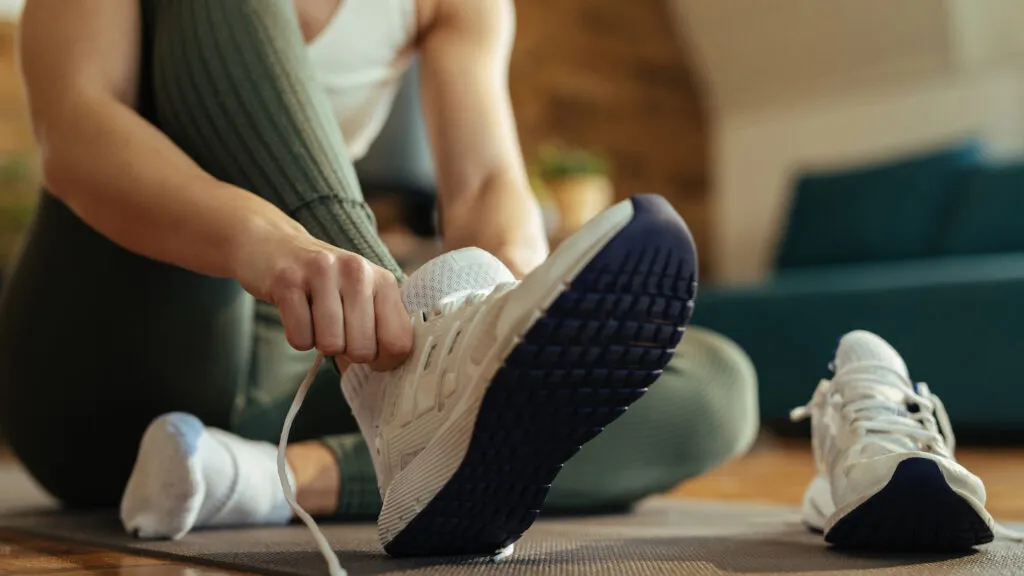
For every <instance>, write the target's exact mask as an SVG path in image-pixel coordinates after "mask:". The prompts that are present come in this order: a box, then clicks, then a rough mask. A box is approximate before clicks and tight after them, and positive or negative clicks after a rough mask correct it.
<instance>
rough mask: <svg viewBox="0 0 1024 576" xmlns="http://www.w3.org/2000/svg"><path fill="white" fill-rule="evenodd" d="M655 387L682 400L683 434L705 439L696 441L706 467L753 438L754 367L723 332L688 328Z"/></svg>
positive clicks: (747, 446) (756, 409)
mask: <svg viewBox="0 0 1024 576" xmlns="http://www.w3.org/2000/svg"><path fill="white" fill-rule="evenodd" d="M656 386H663V387H664V388H665V389H666V390H665V392H666V395H669V393H670V392H672V398H671V400H672V401H675V402H679V403H680V404H683V403H685V404H686V406H682V405H680V406H679V409H680V410H685V412H686V414H687V415H688V416H689V418H687V420H688V423H687V424H684V426H685V427H686V428H685V429H684V430H681V433H686V434H693V435H695V436H698V437H701V438H703V439H704V442H702V443H700V444H699V446H700V447H701V448H700V449H701V450H702V452H703V453H702V455H703V457H704V458H705V459H706V464H707V467H708V468H710V467H713V466H717V465H718V464H721V463H722V462H724V461H726V460H729V459H731V458H735V457H737V456H740V455H742V454H745V453H746V452H747V451H748V450H749V449H750V447H751V446H752V445H753V443H754V441H755V440H756V439H757V435H758V431H759V429H760V416H759V413H760V410H759V402H758V380H757V372H756V370H755V368H754V363H753V361H752V360H751V359H750V356H748V355H747V353H746V352H745V351H744V350H743V349H742V348H741V347H740V346H739V344H737V343H736V342H734V341H732V340H731V339H729V338H727V337H726V336H724V335H721V334H718V333H716V332H714V331H711V330H708V329H705V328H700V327H691V328H689V329H688V332H687V335H686V337H685V338H684V339H683V341H682V342H681V343H680V345H679V348H678V350H677V353H676V357H675V358H674V359H673V361H672V362H671V363H670V365H669V366H668V368H667V369H666V371H665V374H664V376H663V377H662V380H661V381H659V383H658V384H656ZM669 388H672V389H673V390H671V391H670V390H668V389H669Z"/></svg>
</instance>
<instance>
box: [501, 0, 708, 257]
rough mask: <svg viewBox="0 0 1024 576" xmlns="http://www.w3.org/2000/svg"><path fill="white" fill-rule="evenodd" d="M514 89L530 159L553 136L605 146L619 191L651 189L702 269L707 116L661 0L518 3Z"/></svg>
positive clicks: (568, 141) (705, 226)
mask: <svg viewBox="0 0 1024 576" xmlns="http://www.w3.org/2000/svg"><path fill="white" fill-rule="evenodd" d="M516 10H517V19H518V26H517V36H516V46H515V50H514V52H513V57H512V70H511V79H510V83H511V90H512V100H513V105H514V106H515V110H516V117H517V120H518V124H519V132H520V137H521V139H522V145H523V150H524V152H525V154H526V155H527V159H528V160H529V159H530V158H532V157H533V156H534V155H535V153H536V151H537V147H538V146H539V145H541V144H542V143H544V142H546V141H550V140H554V141H561V142H564V143H566V144H569V145H579V146H585V147H589V148H592V149H595V150H598V151H600V152H602V153H604V154H606V155H607V156H608V157H609V158H610V159H611V161H612V164H613V167H614V174H613V177H614V182H615V185H616V189H617V193H618V194H619V196H620V197H621V196H628V195H630V194H635V193H641V192H656V193H659V194H662V195H663V196H665V197H666V198H668V199H669V200H670V201H671V202H672V203H673V205H674V206H675V207H676V209H677V210H679V212H680V213H681V214H682V215H683V216H684V217H685V218H686V220H687V222H688V223H689V224H690V227H691V229H692V231H693V233H694V236H695V237H696V239H697V243H698V246H700V247H702V262H701V267H702V269H703V271H704V272H707V268H708V262H707V258H706V257H704V256H703V255H706V254H707V253H708V251H707V250H706V249H703V247H704V246H705V244H706V242H707V240H708V236H709V230H708V215H707V212H708V210H707V201H708V174H709V171H708V129H707V124H706V118H707V115H706V114H705V111H704V110H703V109H702V107H701V98H700V94H699V92H698V88H697V86H696V84H695V74H694V73H693V72H692V71H691V69H690V64H689V62H688V61H687V59H686V54H685V50H684V45H683V44H682V43H681V42H679V41H678V39H677V38H676V36H675V32H674V30H673V28H672V22H671V20H670V16H669V11H668V8H667V6H666V5H665V3H664V2H663V1H661V0H633V1H629V2H625V1H623V0H548V1H546V2H517V3H516Z"/></svg>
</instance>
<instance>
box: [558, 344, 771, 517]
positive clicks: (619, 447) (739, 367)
mask: <svg viewBox="0 0 1024 576" xmlns="http://www.w3.org/2000/svg"><path fill="white" fill-rule="evenodd" d="M758 424H759V420H758V407H757V375H756V373H755V371H754V366H753V363H752V362H751V361H750V358H749V357H748V356H747V355H746V353H744V352H743V350H742V349H741V348H740V347H739V346H738V345H737V344H736V343H734V342H732V341H731V340H729V339H727V338H725V337H724V336H721V335H719V334H716V333H714V332H711V331H709V330H704V329H701V328H698V327H694V326H691V327H689V328H687V331H686V336H685V337H684V338H683V340H682V342H681V343H680V345H679V348H678V349H677V350H676V357H675V358H674V359H673V360H672V362H671V363H670V364H669V365H668V366H667V367H666V368H665V372H664V374H663V375H662V376H661V378H659V379H658V381H657V382H655V383H654V384H653V385H651V389H650V391H649V392H648V393H647V394H646V395H644V397H643V398H641V399H640V400H638V401H637V402H636V403H635V404H633V406H631V407H630V409H629V410H628V411H627V412H626V413H625V414H623V415H622V416H621V417H620V418H619V419H618V420H616V421H615V422H612V424H611V425H609V426H608V429H607V430H605V432H604V433H603V434H601V435H600V436H598V437H597V438H596V439H594V441H592V442H591V443H589V444H587V445H586V446H584V447H583V449H582V450H580V452H579V454H577V455H576V456H574V457H573V459H572V460H569V462H567V463H566V464H565V468H564V469H563V471H562V473H561V474H560V475H559V476H558V478H557V479H556V480H555V482H554V484H553V485H552V487H551V492H550V493H549V494H548V499H547V506H548V508H549V509H551V510H561V511H567V512H571V511H575V512H586V511H594V510H601V509H606V508H613V507H622V506H626V505H629V504H632V503H634V502H636V501H637V500H640V499H641V498H643V497H645V496H650V495H652V494H656V493H659V492H664V491H666V490H670V489H671V488H673V487H674V486H676V485H677V484H679V483H680V482H682V481H684V480H686V479H689V478H693V477H694V476H697V475H699V474H701V473H703V472H706V471H708V470H709V469H711V468H713V467H715V466H717V465H718V464H721V463H722V462H724V461H726V460H728V459H729V458H732V457H735V456H738V455H740V454H742V453H744V452H746V451H747V450H748V449H749V448H750V446H751V444H752V443H753V441H754V439H755V438H756V436H757V430H758Z"/></svg>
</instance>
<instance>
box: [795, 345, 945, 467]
mask: <svg viewBox="0 0 1024 576" xmlns="http://www.w3.org/2000/svg"><path fill="white" fill-rule="evenodd" d="M872 369H882V370H884V371H887V372H891V373H892V375H894V376H895V377H896V378H897V380H898V381H899V382H900V383H901V384H903V385H902V386H901V385H900V384H896V383H892V382H891V381H885V380H883V379H880V378H879V377H878V373H877V371H874V370H872ZM840 379H841V382H842V388H843V393H842V394H837V393H835V392H834V391H833V387H834V386H835V382H836V381H840ZM886 380H890V379H886ZM894 392H895V393H896V394H898V395H899V396H900V397H901V400H902V402H899V401H894V400H890V399H889V398H887V397H886V396H887V395H892V394H893V393H894ZM821 403H831V404H832V405H833V407H834V408H837V409H838V410H839V411H840V412H841V413H842V415H843V417H844V418H845V420H846V421H847V422H848V423H849V424H850V426H851V428H852V429H853V431H854V432H856V433H857V435H858V439H857V441H856V443H855V444H854V445H853V447H852V448H851V449H854V450H860V449H862V448H863V447H864V446H865V445H866V444H869V443H875V444H880V445H882V446H885V447H886V448H888V449H890V450H894V451H902V450H905V448H904V447H902V446H899V445H896V444H894V443H893V442H891V441H887V439H886V435H893V436H897V437H900V438H902V439H905V440H910V441H911V442H912V443H913V444H915V445H917V446H919V447H920V448H921V450H923V451H925V452H933V453H937V454H939V455H942V456H945V457H947V458H952V457H953V453H954V450H955V447H956V438H955V436H954V435H953V427H952V425H951V424H950V422H949V416H948V414H947V413H946V408H945V406H944V405H943V404H942V401H941V400H939V397H938V396H935V395H933V394H932V393H931V391H930V390H929V388H928V385H927V384H925V383H919V384H917V391H916V392H915V391H914V386H913V385H912V384H911V383H910V381H909V380H908V379H907V378H906V377H905V376H904V375H903V374H901V373H900V372H899V371H897V370H895V369H894V368H892V367H891V366H889V365H887V364H881V363H872V362H863V363H860V364H857V365H856V366H853V367H851V368H848V369H846V370H843V371H842V372H841V373H838V374H836V376H835V378H833V381H832V383H828V384H827V388H826V389H824V390H823V391H822V392H820V393H816V394H815V395H814V397H813V398H812V399H811V402H810V403H809V404H807V405H805V406H799V407H797V408H795V409H793V411H792V412H790V419H792V420H793V421H794V422H799V421H800V420H804V419H805V418H807V417H808V416H810V415H811V410H812V409H813V408H814V407H815V406H818V405H820V404H821ZM915 405H916V406H917V411H916V412H911V411H910V410H909V409H908V407H909V406H915Z"/></svg>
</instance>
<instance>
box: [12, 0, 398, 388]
mask: <svg viewBox="0 0 1024 576" xmlns="http://www.w3.org/2000/svg"><path fill="white" fill-rule="evenodd" d="M139 11H140V8H139V2H138V0H32V1H31V2H27V3H26V7H25V10H24V13H23V15H22V22H21V32H20V40H19V46H20V60H21V66H22V74H23V77H24V80H25V85H26V90H27V94H28V100H29V107H30V112H31V116H32V120H33V125H34V129H35V134H36V137H37V139H38V142H39V144H40V147H41V151H42V156H43V167H44V174H45V179H46V183H47V185H48V187H49V188H50V190H51V191H52V192H53V193H54V194H55V195H57V196H58V197H60V198H61V199H62V200H63V201H64V202H65V203H66V204H67V205H68V206H69V207H70V208H71V209H72V210H73V211H74V212H75V213H77V214H78V215H79V216H80V217H81V218H82V219H83V220H84V221H85V222H86V223H88V224H89V225H90V226H92V227H93V228H94V229H96V230H97V231H99V232H100V233H101V234H103V235H105V236H106V237H108V238H110V239H111V240H112V241H113V242H115V243H117V244H119V245H121V246H123V247H124V248H126V249H127V250H129V251H132V252H135V253H137V254H141V255H143V256H147V257H149V258H152V259H154V260H159V261H162V262H166V263H170V264H173V265H177V266H179V267H182V268H186V269H189V270H193V271H195V272H198V273H201V274H206V275H210V276H219V277H232V278H236V279H238V280H239V281H240V282H241V284H242V286H243V287H245V289H246V290H248V291H249V292H250V293H252V294H253V295H254V296H256V297H257V298H261V299H263V300H266V301H268V302H271V303H273V304H275V305H276V306H277V307H278V308H279V309H280V311H281V316H282V322H283V324H284V327H285V331H286V333H287V335H288V341H289V342H290V343H291V344H292V345H293V346H294V347H296V348H298V349H301V350H306V349H310V348H312V347H313V346H316V347H317V348H318V349H320V351H321V352H323V353H325V354H327V355H331V356H334V355H344V356H346V358H347V359H348V360H351V361H353V362H375V366H377V367H381V368H386V367H390V366H393V365H395V364H397V363H398V362H400V361H401V360H402V359H404V355H405V354H407V353H408V350H409V349H410V348H411V343H412V333H411V328H410V327H409V322H408V316H407V314H406V313H405V310H404V307H403V306H402V302H401V296H400V294H399V291H398V288H397V282H396V280H395V278H394V275H393V274H391V273H389V272H386V271H384V270H383V269H381V268H378V267H376V266H374V265H372V264H370V263H369V262H368V261H367V260H365V259H364V258H362V257H361V256H359V255H357V254H353V253H351V252H346V251H344V250H340V249H338V248H336V247H334V246H331V245H329V244H327V243H325V242H322V241H320V240H318V239H316V238H313V237H312V236H311V235H310V234H308V233H307V232H306V230H305V229H304V228H303V227H302V226H301V225H300V224H298V223H297V222H295V221H294V220H292V219H291V218H289V217H288V215H287V214H285V213H284V212H283V211H282V210H280V209H279V208H278V207H276V206H274V205H273V204H272V203H270V202H268V201H266V200H264V199H262V198H260V197H259V196H257V195H255V194H253V193H251V192H249V191H246V190H243V189H241V188H238V187H236V186H232V185H230V184H228V183H226V182H223V181H221V180H218V179H217V178H214V177H213V176H212V175H210V174H208V173H207V172H205V171H204V170H203V169H201V168H200V167H199V166H198V165H197V164H196V163H195V162H193V161H192V160H191V159H190V158H189V157H188V155H186V154H185V153H184V152H183V151H182V150H181V149H180V148H178V147H177V146H176V145H175V144H174V142H172V141H171V140H170V139H169V138H168V137H167V136H165V135H164V134H163V133H162V132H160V131H159V130H157V129H156V128H155V127H154V126H153V125H152V124H150V123H149V122H147V121H146V120H145V119H144V118H142V117H141V116H140V115H139V114H138V113H137V112H136V111H135V109H134V106H135V105H136V98H137V84H138V81H139V57H140V37H141V21H140V13H139ZM343 287H344V290H345V302H344V303H342V300H341V292H342V288H343ZM343 308H344V312H343ZM346 319H347V320H348V323H349V324H350V326H349V328H353V327H354V326H355V325H357V324H358V327H359V329H358V330H349V331H348V332H350V333H349V334H347V333H346V326H345V324H346ZM364 324H365V326H364Z"/></svg>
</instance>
